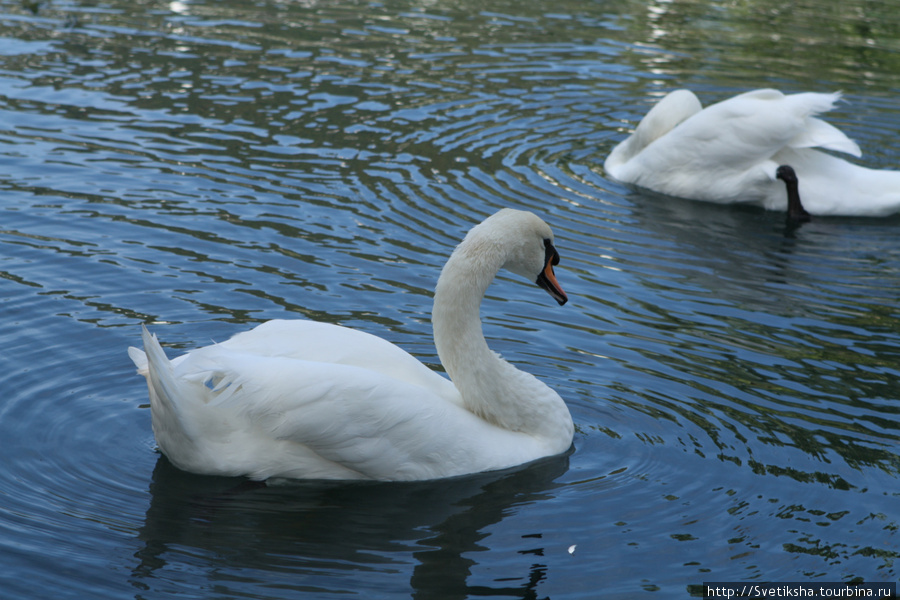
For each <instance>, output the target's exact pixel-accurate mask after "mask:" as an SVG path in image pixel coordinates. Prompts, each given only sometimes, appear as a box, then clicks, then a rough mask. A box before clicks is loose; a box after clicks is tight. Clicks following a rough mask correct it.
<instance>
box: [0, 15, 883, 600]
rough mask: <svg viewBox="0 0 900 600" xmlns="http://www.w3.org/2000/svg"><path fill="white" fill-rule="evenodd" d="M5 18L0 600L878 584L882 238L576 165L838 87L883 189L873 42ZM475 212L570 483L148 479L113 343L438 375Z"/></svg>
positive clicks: (543, 469) (513, 25)
mask: <svg viewBox="0 0 900 600" xmlns="http://www.w3.org/2000/svg"><path fill="white" fill-rule="evenodd" d="M28 4H29V3H24V4H23V3H20V2H16V3H13V2H7V3H0V7H2V10H0V28H2V33H0V55H2V57H3V59H4V60H3V65H2V67H0V84H2V85H0V117H2V118H0V122H2V123H3V125H2V126H0V157H2V159H3V160H2V163H3V166H4V169H3V173H2V175H0V188H2V191H3V204H2V207H0V214H2V216H3V219H2V222H0V249H2V252H0V303H2V306H3V308H4V309H5V310H4V312H3V315H4V318H3V319H2V320H0V341H2V345H0V348H2V351H0V356H2V359H3V371H2V376H0V381H2V384H3V388H2V389H3V390H4V397H3V400H2V401H0V439H2V440H3V448H4V455H5V457H6V460H5V461H4V462H3V465H2V467H0V497H2V498H3V502H2V503H0V533H2V535H0V540H2V541H0V557H2V560H0V563H2V567H0V570H2V572H3V577H2V579H3V585H4V590H7V593H8V594H10V595H12V596H16V597H35V596H40V597H70V596H72V593H73V592H72V590H77V593H78V597H83V596H91V597H97V598H103V597H111V598H112V597H116V598H118V597H141V598H159V597H166V596H167V595H170V594H171V593H172V592H177V593H179V595H180V596H181V595H187V597H209V596H211V595H215V596H223V597H224V596H229V597H243V596H246V597H261V598H280V597H297V595H298V594H300V595H303V594H306V595H308V596H309V597H326V596H327V597H341V598H343V597H348V598H349V597H360V596H365V597H382V596H384V597H389V596H391V597H393V596H396V595H397V594H401V595H402V594H409V593H412V595H413V596H414V597H438V596H440V597H459V598H463V597H477V596H482V595H493V596H504V597H553V598H557V597H579V598H593V597H596V593H597V591H598V590H603V592H604V597H609V598H615V597H619V598H635V597H639V596H641V595H642V594H643V595H647V596H649V595H651V594H654V593H656V592H659V591H663V593H664V594H666V595H668V596H672V597H675V596H677V595H683V594H684V593H685V590H686V589H687V587H688V586H689V585H694V584H697V583H699V582H701V581H704V580H713V579H718V580H738V579H759V580H782V581H797V580H805V579H822V580H850V579H853V578H862V579H866V580H885V581H887V580H891V581H892V580H896V578H897V566H896V564H897V563H896V561H897V559H898V551H897V546H898V544H897V530H898V526H897V519H896V517H895V516H894V515H895V513H896V510H895V508H894V504H895V503H896V495H897V492H896V489H897V487H896V483H897V478H898V470H900V458H898V454H897V450H896V449H897V447H898V442H900V432H898V408H897V399H898V398H897V391H896V381H897V379H898V367H897V364H898V354H900V350H898V348H900V327H898V326H897V323H898V316H900V315H898V311H897V308H896V300H897V298H898V295H900V246H898V245H897V242H896V240H897V235H896V232H897V227H898V225H900V222H898V219H896V218H893V219H886V220H878V221H871V220H868V221H867V220H852V219H822V220H815V221H813V222H812V223H809V224H807V225H804V226H803V227H802V228H800V229H799V230H796V231H787V230H786V229H785V227H784V224H783V222H782V217H781V215H778V214H770V213H765V212H763V211H759V210H753V209H747V208H740V207H723V206H712V205H705V204H700V203H693V202H687V201H680V200H675V199H671V198H664V197H659V196H656V195H653V194H648V193H645V192H642V191H640V190H635V189H631V188H629V187H626V186H623V185H621V184H619V183H618V182H616V181H613V180H611V179H609V178H608V177H607V176H606V174H605V172H604V170H603V167H602V164H603V159H604V157H605V156H606V154H607V153H608V152H609V151H610V149H611V148H612V147H613V146H614V145H615V144H616V143H617V142H618V141H619V140H621V139H622V138H623V137H624V136H625V135H627V133H628V132H629V131H630V130H631V128H633V127H634V125H635V124H636V123H637V122H638V121H639V120H640V118H641V116H642V115H643V114H644V113H645V112H646V111H647V110H648V109H649V107H650V106H651V105H652V104H653V102H655V101H656V100H657V99H658V98H659V97H661V95H662V94H664V93H665V92H667V91H669V90H670V89H674V88H675V87H690V88H692V89H694V90H695V91H697V93H698V95H700V97H701V99H702V100H703V101H704V103H710V102H713V101H716V100H719V99H722V98H724V97H727V96H729V95H732V94H734V93H737V92H739V91H744V90H745V89H747V88H748V87H763V86H776V87H782V88H784V89H786V90H791V91H794V90H799V89H816V90H820V91H831V90H833V89H843V90H845V92H846V93H845V102H843V103H841V104H840V105H839V106H838V107H837V108H836V110H835V111H834V112H833V113H832V114H830V115H829V116H828V119H829V121H830V122H832V123H834V124H835V125H837V126H839V127H841V128H842V129H843V130H845V131H846V132H847V133H848V134H849V135H850V136H851V137H853V138H854V139H856V140H858V141H859V142H860V144H861V146H862V148H863V151H864V153H865V154H864V159H863V161H864V162H865V164H867V165H870V166H873V167H878V168H887V167H892V166H896V165H897V164H898V163H900V160H898V157H900V149H898V146H897V144H896V143H895V138H896V131H897V129H898V127H900V126H898V125H897V123H898V122H900V121H898V119H900V111H898V109H897V107H896V103H895V101H894V100H895V94H893V90H895V89H897V87H898V79H897V78H898V76H897V73H900V70H898V69H897V68H896V63H895V60H896V56H897V53H896V52H895V50H896V48H895V46H896V44H895V41H894V39H893V37H892V35H890V33H891V32H892V31H893V30H892V29H890V26H889V24H891V23H893V24H894V25H896V21H897V16H896V11H887V12H885V14H884V15H881V13H880V12H879V14H878V17H879V18H878V19H872V18H870V17H867V16H866V15H865V13H866V11H863V10H862V9H861V5H860V4H859V3H853V2H851V3H849V4H847V3H843V4H841V7H840V8H835V9H834V11H835V12H833V13H831V12H828V11H825V12H827V13H828V14H819V13H820V12H821V6H820V5H821V3H815V4H813V3H809V4H810V5H809V6H799V7H795V8H796V10H792V11H791V14H787V13H784V12H783V7H780V6H774V5H773V6H768V4H767V3H765V2H764V3H756V4H754V6H752V7H750V6H744V5H743V4H740V3H738V4H734V5H731V4H730V5H728V6H719V5H716V7H714V8H715V10H710V7H709V6H707V5H706V4H704V3H696V2H695V3H669V2H650V3H647V2H630V1H625V2H613V3H608V2H607V3H584V2H562V3H560V2H554V3H553V4H552V5H551V4H549V3H546V2H538V3H511V2H499V3H496V2H495V3H493V4H491V5H490V6H483V3H480V4H479V3H472V2H462V3H454V4H452V5H440V6H439V5H436V4H430V3H425V4H421V3H419V4H412V3H409V2H405V1H398V2H394V1H393V0H392V1H389V2H385V3H376V4H371V3H357V2H341V3H315V2H307V3H279V2H271V3H266V2H244V1H243V0H229V1H227V2H218V3H204V2H190V3H183V2H172V3H169V4H168V5H165V6H164V5H153V6H151V5H134V4H133V3H132V4H129V5H127V6H126V5H125V4H124V3H120V2H117V1H113V2H111V3H108V4H106V5H103V6H99V5H98V6H94V5H91V6H88V5H84V6H82V5H79V4H77V3H39V4H35V5H34V6H33V7H31V8H29V6H28ZM801 4H803V3H801ZM876 4H877V3H876ZM857 8H859V10H856V9H857ZM878 8H879V7H877V6H875V7H874V8H873V7H872V6H870V5H867V9H871V10H876V11H877V9H878ZM813 9H814V14H816V15H817V18H816V19H812V20H810V19H808V18H806V19H805V20H804V19H803V18H801V17H799V16H797V15H805V16H806V17H809V15H810V11H811V10H813ZM851 25H852V26H851ZM780 26H789V27H791V28H792V29H791V30H792V31H793V32H796V33H797V35H793V36H783V35H781V34H780V33H778V30H777V27H780ZM773 28H775V29H773ZM863 31H865V32H868V33H867V34H866V35H867V36H869V37H868V38H866V39H863V38H861V37H860V36H862V33H860V32H863ZM854 32H856V33H854ZM788 38H790V39H788ZM797 39H803V40H809V41H810V42H809V43H810V46H809V47H807V46H806V45H799V46H798V45H797V44H796V40H797ZM869 40H875V41H877V43H876V44H874V45H873V44H870V43H869ZM10 41H12V42H15V43H14V44H13V43H10ZM507 206H509V207H516V208H521V209H528V210H532V211H535V212H537V213H539V214H540V215H541V216H543V217H544V218H545V219H546V220H547V221H548V222H549V223H550V224H551V225H552V227H553V229H554V232H555V235H556V245H557V247H558V249H559V251H560V253H561V255H562V262H561V263H560V265H559V267H558V271H557V275H558V277H559V280H560V282H561V283H562V286H563V287H564V288H565V289H566V291H567V292H568V294H569V296H570V299H571V300H570V302H569V303H568V304H567V305H566V306H565V307H558V306H556V305H555V303H554V302H552V301H551V300H550V299H549V298H547V297H546V296H545V295H544V294H543V293H542V292H541V290H539V289H536V288H534V286H532V285H530V284H529V282H524V281H521V280H519V279H516V278H514V277H512V276H510V275H505V274H503V275H501V276H500V277H498V281H497V282H496V283H495V286H494V287H492V288H491V290H490V292H489V295H488V298H487V299H486V301H485V303H484V306H483V312H482V317H483V319H484V324H485V333H486V334H487V337H488V338H489V342H490V344H491V346H492V348H494V349H495V350H497V351H498V352H500V353H501V354H503V355H504V356H505V357H506V358H508V359H509V360H511V361H513V362H515V363H516V364H518V365H521V366H522V368H524V369H526V370H528V371H529V372H532V373H534V374H535V375H537V376H538V377H540V378H542V379H543V380H544V381H546V382H547V383H548V384H550V385H551V386H552V387H554V388H555V389H557V390H558V391H559V392H560V394H561V395H562V396H563V397H564V398H565V399H566V401H567V402H568V404H569V406H570V407H571V410H572V413H573V416H574V418H575V421H576V425H577V429H578V431H577V435H576V440H575V448H574V451H573V453H572V454H571V455H570V456H566V457H561V458H559V459H556V460H552V461H548V462H545V463H542V464H540V465H535V466H533V467H530V468H526V469H522V470H514V471H512V472H509V473H502V474H490V475H485V476H483V477H476V478H471V479H467V478H463V479H461V480H454V481H448V482H441V483H429V484H417V485H412V486H390V485H363V486H340V485H337V486H331V485H321V484H318V483H315V484H304V485H300V486H296V487H294V488H287V489H258V488H254V487H253V486H246V485H245V482H241V481H240V480H230V479H229V480H220V479H210V478H198V477H194V476H191V475H187V474H183V473H180V472H178V471H177V470H176V469H174V468H173V467H172V466H171V465H169V464H168V463H167V462H166V460H165V459H164V458H162V457H160V455H159V454H158V453H157V452H156V450H155V444H154V441H153V435H152V431H151V429H150V416H149V410H148V406H147V397H146V389H145V387H144V383H143V381H142V380H141V379H140V378H139V377H137V376H136V375H135V374H134V369H133V366H132V365H131V363H130V361H129V360H128V358H127V355H126V353H125V350H126V348H127V347H128V346H129V345H132V344H137V343H138V341H139V336H140V334H139V331H140V330H139V324H140V323H147V324H149V326H150V327H151V328H152V329H153V330H154V332H156V333H157V334H158V335H159V336H160V339H161V340H163V342H164V344H165V346H166V348H167V351H168V352H169V353H170V354H171V355H174V354H176V353H177V352H180V351H182V350H185V349H189V348H193V347H196V346H199V345H206V344H209V343H211V342H213V341H218V340H222V339H225V338H227V337H228V336H230V335H231V334H233V333H236V332H238V331H241V330H244V329H246V328H248V327H250V326H252V325H254V324H255V323H258V322H260V321H263V320H266V319H270V318H285V317H287V318H297V317H301V318H302V317H308V318H316V319H321V320H325V321H329V322H337V323H342V324H345V325H349V326H353V327H358V328H361V329H363V330H365V331H368V332H371V333H374V334H377V335H381V336H383V337H385V338H387V339H389V340H391V341H393V342H396V343H398V344H400V345H401V346H402V347H404V348H406V349H408V350H410V351H411V352H413V353H414V354H415V355H416V356H418V357H420V358H421V359H422V360H423V361H424V362H426V363H427V364H429V365H432V366H434V367H435V368H438V369H439V368H440V367H439V364H438V359H437V357H436V355H435V351H434V348H433V344H432V342H431V338H430V333H431V331H430V323H429V316H430V309H431V306H430V305H431V294H432V290H433V287H434V283H435V280H436V278H437V275H438V273H439V270H440V268H441V266H442V264H443V262H444V261H445V259H446V257H447V255H448V254H449V253H450V252H451V251H452V248H453V247H454V245H455V244H456V243H457V242H458V241H459V239H460V238H461V237H462V236H463V235H464V233H465V232H466V231H467V230H468V229H469V228H470V227H471V226H472V225H473V224H474V223H476V222H478V221H479V220H481V219H482V218H484V217H486V216H487V215H489V214H491V213H493V212H495V211H496V210H498V209H499V208H502V207H507Z"/></svg>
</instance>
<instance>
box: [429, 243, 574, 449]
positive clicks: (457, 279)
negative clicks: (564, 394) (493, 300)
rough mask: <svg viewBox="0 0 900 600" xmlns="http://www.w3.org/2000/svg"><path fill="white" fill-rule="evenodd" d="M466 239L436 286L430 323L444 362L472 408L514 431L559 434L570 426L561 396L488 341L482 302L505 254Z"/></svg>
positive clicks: (547, 434)
mask: <svg viewBox="0 0 900 600" xmlns="http://www.w3.org/2000/svg"><path fill="white" fill-rule="evenodd" d="M467 242H468V240H466V241H464V242H463V243H462V244H460V246H459V247H457V249H456V250H455V251H454V253H453V255H452V256H451V257H450V259H449V260H448V261H447V264H446V265H445V266H444V269H443V271H442V272H441V276H440V278H439V279H438V283H437V287H436V289H435V296H434V309H433V312H432V325H433V328H434V342H435V346H436V347H437V351H438V356H439V357H440V359H441V363H442V364H443V365H444V368H445V369H446V370H447V374H448V375H449V376H450V379H451V380H452V381H453V383H454V385H455V386H456V388H457V390H459V392H460V395H461V396H462V399H463V404H464V405H465V407H466V408H467V409H468V410H469V411H471V412H473V413H474V414H476V415H478V416H479V417H481V418H482V419H484V420H486V421H488V422H490V423H492V424H494V425H497V426H499V427H503V428H505V429H508V430H511V431H521V432H524V433H528V434H531V435H535V436H538V437H544V436H546V437H547V438H554V437H559V433H558V432H559V431H560V429H566V428H569V429H570V428H571V426H572V425H571V417H569V413H568V409H567V408H565V404H564V403H563V401H562V399H561V398H560V397H559V395H557V394H556V392H554V391H553V390H552V389H550V388H549V387H548V386H546V385H545V384H543V383H542V382H540V381H539V380H538V379H537V378H535V377H534V376H533V375H531V374H530V373H526V372H524V371H520V370H519V369H517V368H516V367H514V366H513V365H511V364H510V363H508V362H506V361H505V360H503V359H502V358H500V356H499V355H497V354H496V353H494V352H492V351H491V350H490V348H488V345H487V342H486V341H485V339H484V334H483V332H482V328H481V318H480V314H479V308H480V305H481V300H482V298H483V297H484V294H485V292H486V291H487V288H488V286H489V285H490V284H491V282H492V281H493V279H494V277H495V276H496V274H497V272H498V271H499V270H500V268H501V266H502V265H503V261H504V259H505V257H504V256H503V254H502V252H500V251H499V249H498V248H497V247H496V246H495V245H493V244H488V246H490V247H485V246H484V245H480V244H477V243H476V244H469V243H467ZM472 245H478V247H477V249H476V248H472V247H471V246H472ZM548 413H549V414H548ZM557 416H558V418H557Z"/></svg>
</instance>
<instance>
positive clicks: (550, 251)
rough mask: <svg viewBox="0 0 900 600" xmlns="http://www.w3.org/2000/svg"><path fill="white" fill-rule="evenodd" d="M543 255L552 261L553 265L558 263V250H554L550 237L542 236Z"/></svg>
mask: <svg viewBox="0 0 900 600" xmlns="http://www.w3.org/2000/svg"><path fill="white" fill-rule="evenodd" d="M544 255H545V256H546V257H547V258H546V260H548V261H552V263H551V264H553V265H554V266H555V265H558V264H559V252H557V251H556V248H555V247H554V246H553V242H551V241H550V238H544Z"/></svg>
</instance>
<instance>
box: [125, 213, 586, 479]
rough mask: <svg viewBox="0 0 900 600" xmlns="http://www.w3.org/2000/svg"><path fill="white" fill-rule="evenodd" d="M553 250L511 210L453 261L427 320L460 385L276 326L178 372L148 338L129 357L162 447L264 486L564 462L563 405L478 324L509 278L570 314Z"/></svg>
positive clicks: (307, 324)
mask: <svg viewBox="0 0 900 600" xmlns="http://www.w3.org/2000/svg"><path fill="white" fill-rule="evenodd" d="M552 240H553V234H552V232H551V231H550V228H549V227H548V226H547V225H546V224H545V223H544V222H543V221H542V220H541V219H539V218H538V217H536V216H535V215H533V214H531V213H527V212H522V211H514V210H510V209H504V210H501V211H500V212H498V213H497V214H495V215H493V216H492V217H489V218H488V219H486V220H485V221H484V222H483V223H481V224H480V225H478V226H476V227H474V228H473V229H472V230H471V231H470V232H469V234H468V235H467V236H466V237H465V239H464V240H463V241H462V242H461V243H460V245H459V246H458V247H457V248H456V250H455V251H454V252H453V254H452V256H451V257H450V259H449V260H448V262H447V264H446V265H445V267H444V269H443V271H442V273H441V276H440V279H439V281H438V285H437V290H436V292H435V299H434V311H433V316H432V320H433V326H434V337H435V344H436V346H437V350H438V355H439V356H440V358H441V361H442V363H443V364H444V366H445V368H446V370H447V372H448V374H449V375H450V377H451V378H452V380H453V381H452V382H451V381H450V380H448V379H446V378H444V377H442V376H441V375H439V374H437V373H435V372H433V371H431V370H430V369H429V368H427V367H426V366H424V365H423V364H422V363H420V362H419V361H418V360H416V359H415V358H414V357H413V356H411V355H410V354H408V353H406V352H405V351H403V350H401V349H400V348H398V347H397V346H394V345H393V344H391V343H389V342H387V341H385V340H383V339H381V338H378V337H375V336H372V335H369V334H367V333H364V332H360V331H356V330H353V329H348V328H345V327H340V326H337V325H330V324H326V323H318V322H315V321H304V320H276V321H269V322H266V323H263V324H262V325H260V326H258V327H256V328H255V329H253V330H251V331H248V332H245V333H241V334H238V335H236V336H234V337H233V338H231V339H230V340H228V341H226V342H223V343H221V344H215V345H212V346H208V347H205V348H200V349H198V350H194V351H191V352H189V353H187V354H185V355H183V356H180V357H178V358H175V359H173V360H172V361H169V360H168V359H167V358H166V356H165V353H164V352H163V350H162V348H161V347H160V345H159V343H158V342H157V340H156V337H155V336H153V335H151V334H150V333H149V332H147V330H146V329H144V333H143V342H144V348H145V351H146V354H145V352H142V351H141V350H138V349H136V348H130V349H129V354H130V355H131V357H132V360H133V361H134V362H135V364H136V365H137V367H138V372H139V373H141V374H142V375H144V376H146V378H147V382H148V388H149V391H150V402H151V414H152V420H153V431H154V434H155V436H156V439H157V443H158V444H159V448H160V450H161V451H162V452H163V453H165V454H166V456H167V457H168V458H169V459H170V460H171V461H172V462H173V463H174V464H175V465H176V466H178V467H179V468H181V469H184V470H187V471H191V472H195V473H203V474H212V475H229V476H234V475H246V476H249V477H251V478H253V479H259V480H265V479H272V478H304V479H309V478H324V479H378V480H414V479H432V478H438V477H449V476H454V475H461V474H466V473H474V472H480V471H487V470H494V469H502V468H506V467H511V466H515V465H518V464H522V463H526V462H529V461H532V460H535V459H538V458H541V457H544V456H552V455H555V454H560V453H562V452H565V451H566V450H568V448H569V447H570V446H571V443H572V437H573V431H574V428H573V424H572V418H571V416H570V414H569V411H568V409H567V408H566V405H565V403H564V402H563V401H562V399H561V398H560V397H559V395H557V394H556V392H554V391H553V390H551V389H550V388H549V387H547V386H546V385H545V384H543V383H541V382H540V381H538V380H537V379H536V378H535V377H534V376H532V375H530V374H528V373H525V372H523V371H520V370H518V369H516V368H515V367H513V366H512V365H511V364H509V363H507V362H506V361H504V360H502V359H501V358H500V357H499V356H498V355H497V354H495V353H493V352H491V351H490V349H489V348H488V346H487V343H486V342H485V340H484V336H483V334H482V331H481V321H480V319H479V313H478V311H479V305H480V302H481V299H482V297H483V295H484V293H485V291H486V289H487V287H488V285H489V284H490V283H491V281H492V280H493V278H494V276H495V275H496V273H497V272H498V271H499V269H501V268H503V267H506V268H507V269H509V270H511V271H513V272H515V273H518V274H524V275H526V276H527V277H529V278H530V279H532V280H536V281H537V283H539V284H540V285H541V286H542V287H544V288H545V289H547V290H548V291H549V292H550V293H551V295H552V296H553V297H554V298H556V299H557V301H558V302H560V304H562V303H564V302H565V301H566V296H565V294H564V293H563V291H562V290H561V289H560V287H559V285H558V283H557V281H556V279H555V276H554V274H553V264H555V263H556V262H558V260H559V258H558V255H557V254H556V250H555V248H554V247H553V244H552Z"/></svg>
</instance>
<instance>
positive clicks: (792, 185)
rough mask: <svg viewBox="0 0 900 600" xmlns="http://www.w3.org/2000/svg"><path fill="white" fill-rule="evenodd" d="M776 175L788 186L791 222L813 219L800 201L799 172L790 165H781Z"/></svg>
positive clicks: (789, 218) (789, 217) (789, 220)
mask: <svg viewBox="0 0 900 600" xmlns="http://www.w3.org/2000/svg"><path fill="white" fill-rule="evenodd" d="M775 177H776V178H777V179H780V180H782V181H783V182H784V185H785V187H786V188H787V197H788V209H787V220H788V223H789V224H797V223H805V222H806V221H809V220H810V219H812V217H811V216H810V214H809V213H808V212H806V209H805V208H803V203H802V202H801V201H800V188H799V186H800V182H799V180H798V179H797V173H796V171H794V168H793V167H791V166H790V165H781V166H779V167H778V168H777V169H775Z"/></svg>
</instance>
